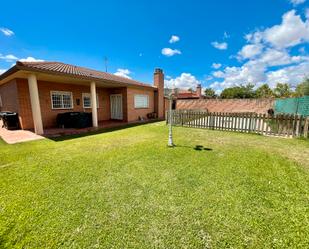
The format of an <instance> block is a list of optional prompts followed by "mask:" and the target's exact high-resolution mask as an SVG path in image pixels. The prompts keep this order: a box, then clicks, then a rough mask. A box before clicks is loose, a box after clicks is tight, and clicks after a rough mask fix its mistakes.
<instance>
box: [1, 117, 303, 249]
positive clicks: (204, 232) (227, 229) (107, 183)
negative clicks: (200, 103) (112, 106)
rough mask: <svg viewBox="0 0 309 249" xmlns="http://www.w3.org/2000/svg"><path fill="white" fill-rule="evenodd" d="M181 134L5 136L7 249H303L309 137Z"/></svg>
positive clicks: (161, 129) (155, 130)
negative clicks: (170, 143)
mask: <svg viewBox="0 0 309 249" xmlns="http://www.w3.org/2000/svg"><path fill="white" fill-rule="evenodd" d="M174 135H175V143H176V144H177V147H175V148H167V147H166V143H167V141H166V140H167V127H166V126H165V124H164V123H163V122H161V123H153V124H147V125H142V126H136V127H130V128H127V129H121V130H115V131H110V132H105V133H101V134H96V135H89V136H84V137H75V138H73V137H71V138H70V139H66V140H62V141H60V140H59V141H53V140H47V139H46V140H41V141H34V142H28V143H22V144H16V145H6V144H4V143H3V142H2V141H0V248H308V246H309V142H308V140H307V141H305V140H299V139H284V138H270V137H263V136H258V135H250V134H240V133H232V132H221V131H210V130H201V129H190V128H175V129H174ZM196 145H202V146H204V148H207V149H202V150H196V149H194V148H195V146H196Z"/></svg>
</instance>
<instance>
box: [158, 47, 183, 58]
mask: <svg viewBox="0 0 309 249" xmlns="http://www.w3.org/2000/svg"><path fill="white" fill-rule="evenodd" d="M161 53H162V54H163V55H165V56H168V57H170V56H173V55H176V54H181V51H180V50H178V49H171V48H163V49H162V51H161Z"/></svg>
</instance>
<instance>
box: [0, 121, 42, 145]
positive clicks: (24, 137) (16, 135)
mask: <svg viewBox="0 0 309 249" xmlns="http://www.w3.org/2000/svg"><path fill="white" fill-rule="evenodd" d="M0 137H1V138H2V139H3V140H4V141H5V142H6V143H8V144H15V143H21V142H27V141H32V140H38V139H43V138H44V137H42V136H39V135H36V134H35V133H34V132H31V131H26V130H15V131H9V130H7V129H5V128H2V122H1V121H0Z"/></svg>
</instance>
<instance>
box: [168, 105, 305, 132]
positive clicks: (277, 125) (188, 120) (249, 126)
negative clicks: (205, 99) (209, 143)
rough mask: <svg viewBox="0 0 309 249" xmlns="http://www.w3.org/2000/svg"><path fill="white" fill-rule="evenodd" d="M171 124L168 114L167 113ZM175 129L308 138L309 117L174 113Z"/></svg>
mask: <svg viewBox="0 0 309 249" xmlns="http://www.w3.org/2000/svg"><path fill="white" fill-rule="evenodd" d="M166 117H167V122H169V117H170V116H169V112H167V116H166ZM171 118H172V124H173V125H175V126H184V127H193V128H207V129H213V130H226V131H237V132H247V133H257V134H263V135H273V136H283V137H306V138H307V137H308V129H309V118H308V117H307V118H306V117H304V116H300V115H289V114H278V115H267V114H254V113H222V112H205V111H197V110H173V111H172V115H171Z"/></svg>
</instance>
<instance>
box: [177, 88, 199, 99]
mask: <svg viewBox="0 0 309 249" xmlns="http://www.w3.org/2000/svg"><path fill="white" fill-rule="evenodd" d="M176 97H177V99H199V98H200V97H199V96H198V94H197V93H196V92H192V91H187V90H179V91H178V92H177V94H176Z"/></svg>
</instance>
